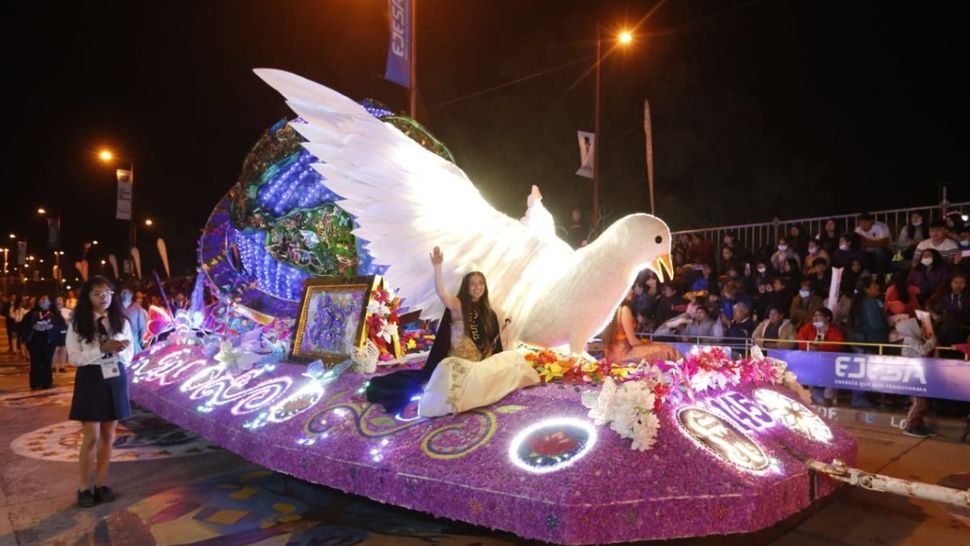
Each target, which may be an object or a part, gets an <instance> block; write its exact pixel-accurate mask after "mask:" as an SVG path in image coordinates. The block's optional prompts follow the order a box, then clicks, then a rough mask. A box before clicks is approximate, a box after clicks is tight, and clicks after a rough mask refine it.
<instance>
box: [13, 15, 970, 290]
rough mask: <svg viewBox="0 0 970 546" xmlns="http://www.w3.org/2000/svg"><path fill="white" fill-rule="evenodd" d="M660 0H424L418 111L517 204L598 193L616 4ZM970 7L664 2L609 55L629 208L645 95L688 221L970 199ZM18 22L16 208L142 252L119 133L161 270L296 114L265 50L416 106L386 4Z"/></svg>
mask: <svg viewBox="0 0 970 546" xmlns="http://www.w3.org/2000/svg"><path fill="white" fill-rule="evenodd" d="M655 5H656V2H634V1H603V2H590V1H589V0H586V1H572V0H547V1H528V2H526V1H511V0H418V23H417V24H418V52H417V59H418V68H417V70H418V84H419V89H420V94H419V110H418V119H419V121H421V122H422V123H423V124H425V125H426V126H427V127H428V128H429V129H430V130H431V131H432V133H434V134H435V135H436V136H438V137H439V138H440V139H442V140H443V141H444V142H445V143H446V144H447V145H448V146H449V147H450V148H451V150H452V152H453V153H454V155H455V157H456V159H457V161H458V164H459V166H461V167H462V168H463V169H465V171H466V172H467V173H468V175H469V177H470V178H471V179H472V180H473V181H475V182H476V185H477V186H478V187H479V188H480V189H481V191H482V193H483V195H484V196H485V197H486V198H487V199H488V200H489V201H490V202H491V203H493V205H495V206H496V207H497V208H498V209H500V210H502V211H504V212H506V213H508V214H510V215H512V216H514V217H518V216H520V215H521V214H522V212H523V210H524V206H525V197H526V195H527V194H528V191H529V186H530V185H531V184H533V183H535V184H538V185H539V186H540V187H541V188H542V189H543V192H544V194H545V195H546V204H547V207H548V208H550V210H552V211H553V213H554V214H556V215H557V216H558V217H559V218H560V219H564V218H565V216H566V215H567V214H568V211H569V209H570V208H571V207H573V206H577V205H579V206H583V207H589V206H590V204H591V201H592V199H591V184H590V182H589V181H588V180H586V179H583V178H580V177H577V176H575V174H574V172H575V170H576V169H577V168H578V166H579V165H578V162H579V159H578V151H577V149H576V148H577V144H576V136H575V131H576V130H577V129H583V130H592V125H593V78H592V74H591V73H589V72H588V71H587V69H588V68H589V66H590V64H591V62H592V60H591V59H592V55H593V52H594V32H595V25H596V20H597V19H599V21H601V23H602V25H603V28H604V29H605V30H606V31H609V30H611V29H617V28H620V27H623V26H625V25H632V24H635V23H636V22H637V21H638V20H640V19H641V18H642V17H643V16H644V15H645V14H647V13H648V12H649V11H650V10H651V8H652V7H654V6H655ZM952 5H955V4H954V3H950V2H939V3H931V2H924V3H907V4H902V3H898V4H897V3H892V2H875V1H862V0H860V1H855V2H836V1H817V2H806V1H794V0H762V1H754V2H751V1H747V2H745V1H742V0H730V1H729V0H725V1H707V2H701V1H696V0H669V1H668V2H666V3H664V4H663V5H662V6H660V7H659V9H657V10H656V12H655V13H654V14H653V15H652V16H651V17H650V18H648V19H647V20H646V21H645V22H644V23H643V24H642V25H641V26H640V27H639V28H638V29H637V33H636V34H637V36H636V39H635V42H634V43H633V44H632V45H631V46H630V47H629V48H628V49H626V50H623V51H616V52H615V53H614V54H612V55H610V56H609V57H608V58H607V59H606V60H605V61H604V64H603V110H602V128H603V136H602V143H601V146H602V147H601V152H600V153H601V161H602V163H601V165H602V185H603V189H602V199H603V202H604V209H605V212H606V214H607V216H608V217H609V218H614V219H615V218H616V217H618V216H619V215H622V214H625V213H628V212H633V211H644V210H647V209H648V201H647V192H646V175H645V168H644V146H643V129H642V127H643V122H642V110H643V100H644V98H649V100H650V101H651V106H652V109H653V112H654V140H655V173H656V182H657V195H658V215H660V216H661V217H663V218H665V219H666V220H667V221H668V222H669V223H670V224H671V225H672V227H673V228H674V229H677V228H691V227H704V226H711V225H717V224H724V223H737V222H756V221H765V220H770V219H771V218H772V217H775V216H778V217H781V218H796V217H803V216H818V215H824V214H828V213H846V212H858V211H860V210H862V209H873V210H875V209H884V208H896V207H905V206H915V205H926V204H930V203H935V202H937V201H938V200H939V191H940V186H941V184H942V183H943V182H949V183H950V189H951V200H970V184H967V183H966V180H967V176H968V174H970V173H968V170H970V169H968V163H967V158H968V156H970V154H968V153H967V152H968V151H970V150H968V136H967V130H966V128H965V121H966V115H965V113H966V107H965V104H966V102H965V101H966V97H967V96H968V93H967V87H966V85H962V84H959V83H958V82H959V79H958V72H959V71H962V70H961V69H963V68H965V64H964V62H963V59H962V58H961V54H960V53H959V51H961V50H962V49H961V48H960V45H959V44H960V43H961V41H959V40H958V36H959V34H958V33H959V32H960V31H961V30H962V29H961V28H960V26H961V25H962V24H963V22H962V21H963V19H962V18H961V17H960V16H959V14H958V13H956V12H954V11H952V9H953V8H951V7H950V6H952ZM2 20H3V23H2V25H3V32H2V40H3V47H2V55H3V57H4V59H3V67H4V70H5V77H4V82H5V87H6V93H4V96H5V97H6V101H7V105H6V107H5V108H4V112H5V114H6V115H5V120H6V124H7V130H6V131H5V138H6V141H7V142H6V146H5V147H4V149H5V150H6V152H7V153H6V160H5V161H4V162H3V164H2V169H3V189H4V191H3V195H4V199H3V204H4V206H3V212H2V213H0V229H3V230H4V231H3V232H2V233H3V237H4V240H5V241H8V239H7V233H9V232H14V233H17V234H18V235H22V234H26V236H27V238H28V241H29V244H30V249H31V253H35V254H41V252H42V250H43V249H44V248H45V245H44V242H45V241H44V238H43V237H44V228H43V223H42V221H41V220H40V219H39V218H38V217H37V216H36V213H35V212H34V211H35V209H36V207H38V206H44V207H46V208H48V209H52V210H54V211H60V212H61V214H62V222H63V230H64V236H63V239H64V249H65V250H66V251H67V253H68V256H67V258H68V261H69V262H73V261H74V260H75V259H77V254H78V251H79V250H80V247H81V242H82V241H83V240H90V239H99V240H100V241H103V242H104V244H102V245H100V248H99V251H100V252H105V253H106V252H115V253H117V254H118V255H119V256H120V255H122V254H123V249H124V247H125V244H126V242H127V231H126V225H127V224H126V223H124V222H121V221H118V220H114V192H115V184H114V178H113V171H112V170H111V169H109V168H106V167H105V166H104V165H102V164H100V163H98V162H97V161H96V159H95V153H96V151H97V150H98V149H99V148H100V147H102V146H108V147H111V148H113V149H115V150H116V151H117V152H118V153H120V154H122V155H124V156H128V157H132V158H134V160H135V162H136V165H135V169H136V173H135V204H134V206H135V212H136V217H137V218H138V221H139V223H140V222H141V221H143V220H144V219H145V218H146V217H150V218H152V219H153V220H154V221H155V223H156V226H155V227H154V228H152V229H149V230H146V229H145V228H144V227H141V226H140V228H139V241H140V244H139V246H140V247H141V249H142V253H143V256H144V262H145V268H146V269H151V268H156V267H158V265H157V264H158V260H157V258H156V255H157V253H156V252H155V250H154V240H155V238H156V237H158V236H162V237H164V238H165V239H166V241H167V242H168V247H169V252H170V254H171V256H172V259H173V261H174V262H175V266H176V267H175V269H176V271H178V272H187V271H191V269H192V268H193V267H194V249H195V241H196V239H197V236H198V232H199V229H200V228H201V227H202V225H203V224H204V223H205V220H206V217H207V215H208V213H209V212H210V211H211V209H212V207H213V205H214V204H215V203H216V202H217V201H218V199H219V198H220V197H221V196H222V195H223V194H224V193H225V192H226V191H227V190H228V189H229V188H230V186H231V185H232V184H233V183H234V182H235V180H236V178H237V176H238V175H239V171H240V167H241V164H242V160H243V158H244V157H245V155H246V153H247V151H248V150H249V149H250V147H251V146H252V145H253V144H254V143H255V141H256V140H257V139H258V138H259V136H260V134H261V133H262V132H263V131H264V130H265V129H266V128H267V127H269V126H270V125H271V124H273V123H274V122H275V121H277V120H279V119H281V118H283V117H286V116H290V113H289V111H288V109H287V108H286V106H285V105H284V103H283V101H282V99H281V97H279V95H277V94H276V93H275V92H274V91H272V90H271V89H270V88H269V87H268V86H266V85H265V84H263V83H262V82H261V81H260V80H259V79H258V78H256V77H255V75H253V73H252V72H251V69H252V68H254V67H273V68H281V69H286V70H289V71H292V72H295V73H298V74H301V75H303V76H305V77H307V78H309V79H312V80H315V81H318V82H320V83H323V84H325V85H328V86H330V87H332V88H334V89H336V90H338V91H340V92H342V93H344V94H346V95H347V96H349V97H351V98H354V99H362V98H367V97H370V98H374V99H377V100H380V101H383V102H384V103H386V104H388V105H389V106H391V107H392V108H394V109H397V110H405V109H406V107H407V93H406V91H405V90H404V89H403V88H400V87H398V86H396V85H394V84H391V83H389V82H387V81H385V80H384V79H383V76H382V75H383V71H384V63H385V55H386V51H387V39H388V23H387V8H386V2H385V1H384V0H326V1H325V0H315V1H309V0H299V1H297V0H288V1H269V0H262V1H253V0H250V1H240V0H231V1H230V0H220V1H215V0H206V1H166V2H132V1H123V2H49V1H40V0H38V1H32V2H4V5H3V8H2ZM584 59H585V60H584ZM570 63H572V64H571V65H570V66H567V67H566V68H563V69H561V70H557V71H552V72H550V73H548V74H546V75H543V76H539V77H535V78H532V79H528V80H526V81H524V82H522V83H519V84H516V85H512V86H508V87H505V88H502V89H500V90H498V91H493V92H489V93H484V94H480V95H477V96H474V97H471V98H468V99H466V100H461V101H457V102H450V101H453V100H454V99H456V98H461V97H465V96H467V95H470V94H473V93H476V92H478V91H481V90H483V89H487V88H491V87H494V86H497V85H500V84H502V83H505V82H509V81H512V80H516V79H518V78H522V77H524V76H528V75H530V74H535V73H538V72H541V71H544V70H547V69H550V68H554V67H557V66H562V65H567V64H570ZM584 74H586V75H585V77H584ZM456 205H457V204H456ZM416 251H421V252H424V251H425V249H416ZM96 257H97V256H96Z"/></svg>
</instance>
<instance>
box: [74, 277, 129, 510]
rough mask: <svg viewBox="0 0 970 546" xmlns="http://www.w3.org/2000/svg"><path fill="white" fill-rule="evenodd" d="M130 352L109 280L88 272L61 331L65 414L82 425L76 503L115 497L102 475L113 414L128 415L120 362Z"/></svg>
mask: <svg viewBox="0 0 970 546" xmlns="http://www.w3.org/2000/svg"><path fill="white" fill-rule="evenodd" d="M133 356H134V347H133V345H132V334H131V326H130V325H129V324H128V319H127V317H126V316H125V311H124V309H122V307H121V302H120V301H119V300H117V299H115V298H114V285H112V284H111V282H110V281H109V280H108V279H106V278H104V277H101V276H94V277H92V278H91V279H90V280H88V281H87V282H85V283H84V286H82V287H81V295H80V297H79V298H78V302H77V307H76V308H75V309H74V318H73V319H72V320H71V324H70V328H68V332H67V358H68V362H70V364H71V365H72V366H75V367H76V368H77V372H76V374H75V380H74V398H73V400H72V401H71V413H70V419H71V420H73V421H81V424H82V425H83V430H84V438H83V440H82V442H81V451H80V456H79V458H78V460H79V462H80V486H79V488H78V492H77V504H78V506H80V507H83V508H87V507H90V506H94V504H96V503H98V502H110V501H112V500H114V498H115V494H114V492H113V491H112V490H111V488H110V487H108V486H107V485H105V480H106V479H107V475H108V463H109V462H110V461H111V448H112V445H113V444H114V440H115V428H116V427H117V425H118V420H119V419H124V418H125V417H128V416H129V415H131V402H130V401H129V399H128V376H127V372H126V370H125V366H126V365H127V364H129V363H130V362H131V359H132V357H133ZM95 448H97V449H96V451H97V461H96V463H97V464H96V466H95V465H94V464H93V463H95ZM92 467H94V470H95V480H94V487H93V488H92V487H91V481H90V480H91V470H92Z"/></svg>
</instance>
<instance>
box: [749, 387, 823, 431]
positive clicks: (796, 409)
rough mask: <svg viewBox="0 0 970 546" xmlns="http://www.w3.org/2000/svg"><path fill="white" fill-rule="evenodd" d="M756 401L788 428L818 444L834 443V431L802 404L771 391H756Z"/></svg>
mask: <svg viewBox="0 0 970 546" xmlns="http://www.w3.org/2000/svg"><path fill="white" fill-rule="evenodd" d="M754 399H755V401H756V402H758V405H759V406H761V407H763V408H765V409H766V410H767V411H768V413H770V414H771V416H772V417H773V418H774V419H775V421H778V422H779V423H781V424H782V425H783V426H785V427H786V428H788V429H791V430H793V431H795V432H796V433H798V434H800V435H802V436H804V437H806V438H808V439H809V440H813V441H816V442H824V443H828V442H831V441H832V429H830V428H829V427H828V425H826V424H825V421H822V418H821V417H819V416H818V415H816V414H815V412H813V411H812V410H810V409H808V408H806V407H805V405H804V404H802V403H801V402H798V401H796V400H792V399H791V398H789V397H787V396H785V395H784V394H781V393H779V392H776V391H773V390H771V389H757V390H755V391H754Z"/></svg>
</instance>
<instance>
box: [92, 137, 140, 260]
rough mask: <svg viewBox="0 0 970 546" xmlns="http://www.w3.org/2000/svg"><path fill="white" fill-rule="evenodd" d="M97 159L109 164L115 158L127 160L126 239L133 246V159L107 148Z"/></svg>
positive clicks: (120, 160) (134, 232)
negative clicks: (118, 154) (127, 205)
mask: <svg viewBox="0 0 970 546" xmlns="http://www.w3.org/2000/svg"><path fill="white" fill-rule="evenodd" d="M98 159H100V160H101V161H102V162H103V163H106V164H109V165H110V164H112V163H113V162H114V161H116V160H117V161H118V162H121V163H124V162H125V161H127V162H128V182H129V184H131V194H130V195H129V197H128V199H129V200H128V203H129V209H128V230H129V232H128V240H129V242H130V243H131V248H135V243H136V242H137V233H136V231H135V228H136V226H135V160H134V159H127V160H126V159H124V158H121V157H115V154H114V152H112V151H111V150H108V149H104V150H101V151H100V152H98ZM131 248H129V250H128V252H131Z"/></svg>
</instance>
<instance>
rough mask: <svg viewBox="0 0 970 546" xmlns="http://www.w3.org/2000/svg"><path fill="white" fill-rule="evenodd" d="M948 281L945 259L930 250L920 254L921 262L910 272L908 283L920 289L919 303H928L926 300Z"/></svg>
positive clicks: (933, 250)
mask: <svg viewBox="0 0 970 546" xmlns="http://www.w3.org/2000/svg"><path fill="white" fill-rule="evenodd" d="M945 280H946V266H945V265H944V263H943V257H942V256H941V255H940V253H939V252H937V251H936V250H935V249H932V248H928V249H926V250H923V251H922V252H920V261H919V263H918V264H916V266H915V267H913V269H912V270H911V271H910V272H909V277H907V282H909V284H912V285H914V286H916V287H918V288H919V294H917V296H916V297H917V299H918V300H919V302H920V303H921V304H922V303H926V300H927V299H929V298H930V296H932V295H933V293H934V292H936V290H937V289H938V288H939V287H940V286H941V285H942V284H943V282H944V281H945Z"/></svg>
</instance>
